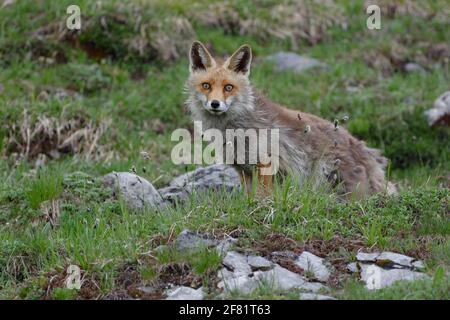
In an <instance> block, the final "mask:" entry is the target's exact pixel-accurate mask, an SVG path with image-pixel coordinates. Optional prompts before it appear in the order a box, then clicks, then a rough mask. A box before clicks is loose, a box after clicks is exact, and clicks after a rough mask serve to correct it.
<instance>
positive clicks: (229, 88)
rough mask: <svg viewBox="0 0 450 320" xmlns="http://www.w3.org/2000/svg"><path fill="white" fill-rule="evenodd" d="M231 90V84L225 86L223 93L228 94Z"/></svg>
mask: <svg viewBox="0 0 450 320" xmlns="http://www.w3.org/2000/svg"><path fill="white" fill-rule="evenodd" d="M231 90H233V86H232V85H231V84H227V85H226V86H225V91H227V92H230V91H231Z"/></svg>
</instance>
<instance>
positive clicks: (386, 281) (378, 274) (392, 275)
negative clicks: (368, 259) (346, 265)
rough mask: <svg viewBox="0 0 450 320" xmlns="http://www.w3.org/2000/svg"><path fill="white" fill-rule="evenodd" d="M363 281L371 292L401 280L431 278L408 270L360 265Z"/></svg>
mask: <svg viewBox="0 0 450 320" xmlns="http://www.w3.org/2000/svg"><path fill="white" fill-rule="evenodd" d="M360 266H361V280H363V281H364V282H365V283H366V288H367V289H369V290H375V289H381V288H385V287H388V286H390V285H392V284H393V283H395V282H397V281H401V280H405V281H413V280H419V279H425V278H429V277H428V276H427V275H426V274H424V273H420V272H416V271H411V270H408V269H383V268H381V267H379V266H377V265H374V264H360Z"/></svg>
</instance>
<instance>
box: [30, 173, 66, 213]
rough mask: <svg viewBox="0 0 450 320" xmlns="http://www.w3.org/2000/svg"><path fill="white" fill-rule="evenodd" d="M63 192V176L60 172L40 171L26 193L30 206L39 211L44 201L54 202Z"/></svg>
mask: <svg viewBox="0 0 450 320" xmlns="http://www.w3.org/2000/svg"><path fill="white" fill-rule="evenodd" d="M61 192H62V175H61V174H60V173H59V172H49V170H40V171H39V172H38V175H37V177H36V179H35V180H33V181H31V183H30V186H29V188H28V190H27V191H26V199H27V202H28V205H29V206H30V207H31V208H33V209H39V207H40V206H41V204H42V203H43V202H44V201H48V200H54V199H56V198H58V196H59V195H60V194H61Z"/></svg>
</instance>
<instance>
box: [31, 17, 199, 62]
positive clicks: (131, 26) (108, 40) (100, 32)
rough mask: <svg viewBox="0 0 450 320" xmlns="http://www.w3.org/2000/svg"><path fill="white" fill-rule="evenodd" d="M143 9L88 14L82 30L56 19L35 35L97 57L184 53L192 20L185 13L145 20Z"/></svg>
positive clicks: (168, 56)
mask: <svg viewBox="0 0 450 320" xmlns="http://www.w3.org/2000/svg"><path fill="white" fill-rule="evenodd" d="M141 12H142V11H141V10H133V11H131V12H129V13H128V14H121V13H106V14H104V15H99V16H91V17H86V18H84V20H83V32H82V33H79V32H76V31H75V32H74V31H70V30H68V29H67V27H66V26H65V23H64V22H60V21H56V22H52V23H50V24H48V25H45V26H43V27H41V28H39V29H38V30H36V31H35V32H34V33H33V34H32V39H34V40H37V41H43V42H52V43H61V42H66V43H69V44H70V45H72V46H73V47H75V48H78V49H81V50H83V51H85V52H86V53H87V55H88V56H89V57H91V58H93V59H95V60H100V59H103V58H106V57H111V58H113V59H125V60H128V59H135V60H139V61H142V62H149V61H153V60H160V61H163V62H169V61H173V60H176V59H178V58H179V57H180V56H181V55H184V53H185V51H186V48H188V46H189V44H190V43H191V42H192V40H193V39H194V38H195V32H194V29H193V28H192V26H191V24H190V23H189V21H188V20H187V19H185V18H183V17H166V18H164V19H161V20H157V21H156V20H146V19H145V18H144V17H143V16H142V14H141Z"/></svg>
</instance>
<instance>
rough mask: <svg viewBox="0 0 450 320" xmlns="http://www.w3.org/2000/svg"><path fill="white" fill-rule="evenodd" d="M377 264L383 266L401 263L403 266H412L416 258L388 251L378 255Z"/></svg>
mask: <svg viewBox="0 0 450 320" xmlns="http://www.w3.org/2000/svg"><path fill="white" fill-rule="evenodd" d="M376 260H377V265H379V266H381V267H386V266H393V265H399V266H403V267H408V268H412V266H413V265H412V262H413V261H414V260H415V259H414V258H411V257H408V256H405V255H403V254H400V253H395V252H390V251H386V252H383V253H381V254H380V255H379V256H378V257H377V259H376Z"/></svg>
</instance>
